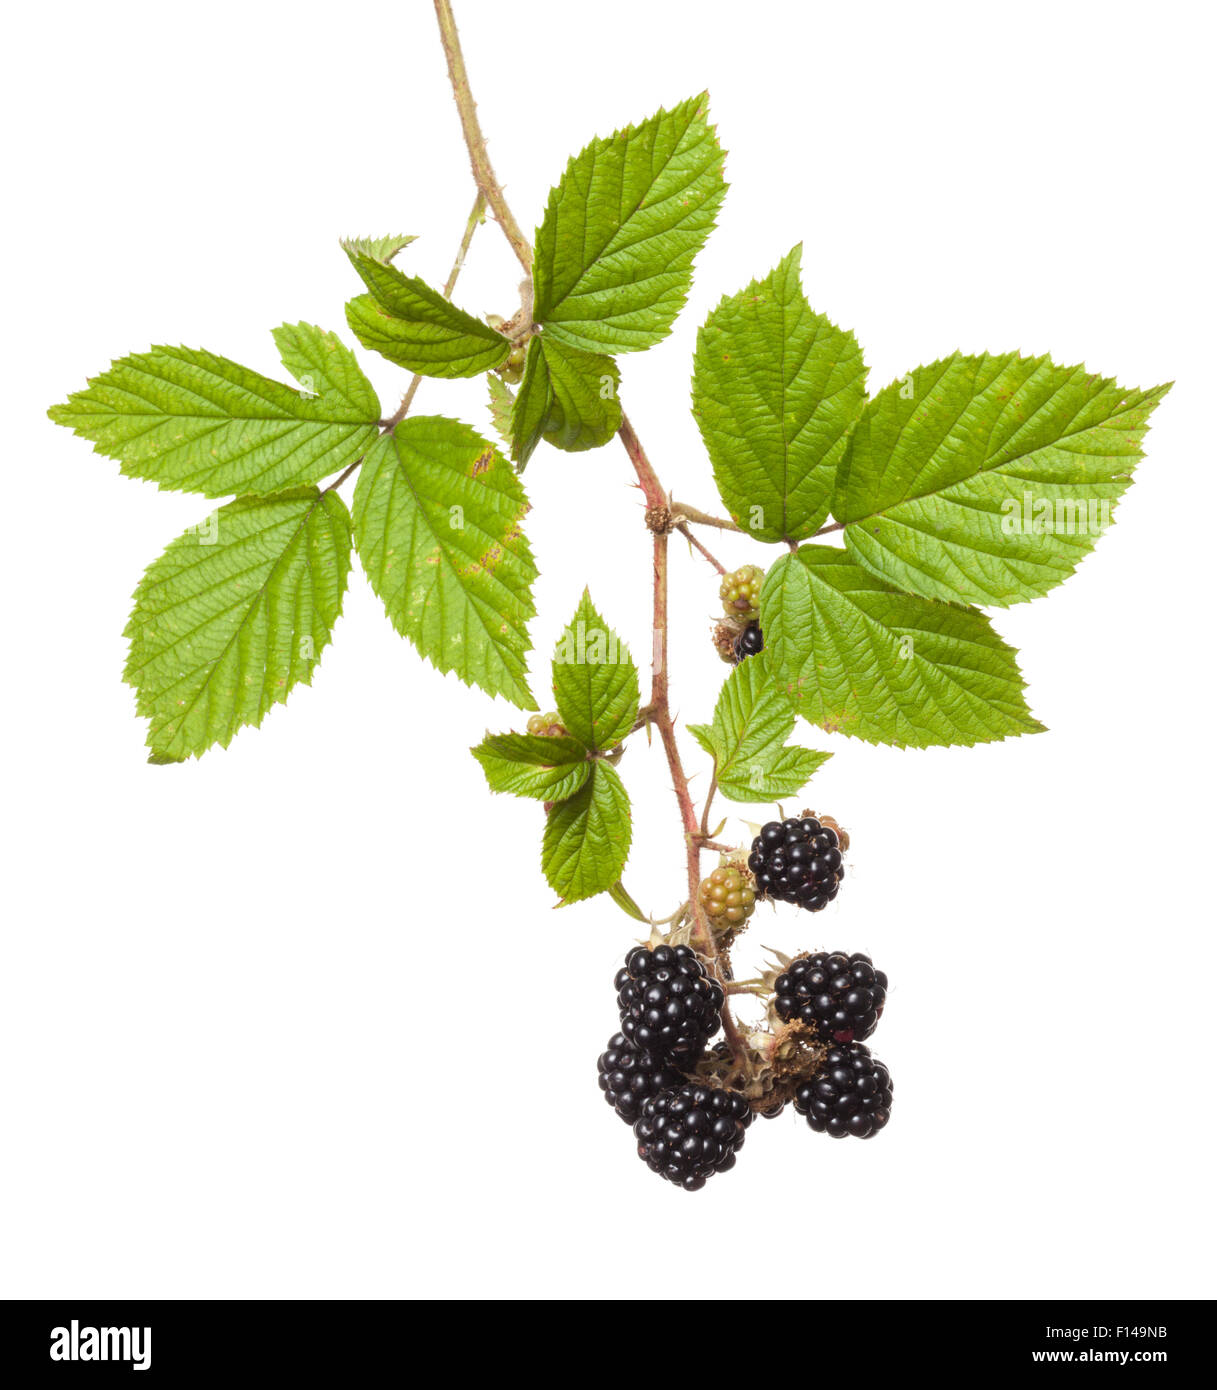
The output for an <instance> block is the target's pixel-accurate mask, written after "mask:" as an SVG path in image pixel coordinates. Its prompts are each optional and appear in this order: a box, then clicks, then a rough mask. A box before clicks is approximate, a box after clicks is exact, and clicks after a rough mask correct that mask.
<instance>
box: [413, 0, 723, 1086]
mask: <svg viewBox="0 0 1217 1390" xmlns="http://www.w3.org/2000/svg"><path fill="white" fill-rule="evenodd" d="M435 16H436V19H437V20H438V21H439V30H440V38H441V40H442V41H443V45H444V55H445V57H446V58H447V60H448V78H449V81H450V82H451V84H452V94H453V97H454V98H455V100H456V107H457V111H458V112H459V113H460V118H461V129H462V131H463V132H464V136H465V145H466V148H467V149H468V151H469V163H470V165H471V166H472V169H473V178H474V182H475V183H476V184H477V187H478V190H479V191H480V193H481V194H482V195H483V196H484V197H485V199H486V202H487V203H488V204H489V206H490V209H491V211H492V212H493V213H494V215H495V218H496V220H497V221H498V224H499V226H500V227H501V228H502V231H503V235H504V236H505V237H506V238H507V240H508V242H509V243H510V244H511V248H512V250H513V251H514V252H515V254H516V259H517V260H518V261H519V262H520V265H521V266H522V267H523V268H524V270H525V272H527V273H529V274H531V272H532V247H531V246H530V245H529V242H528V239H527V238H526V237H525V236H524V234H523V232H521V231H520V226H519V223H518V222H517V221H516V220H515V217H514V216H513V215H512V211H511V209H510V207H508V205H507V199H506V197H505V196H504V194H503V189H502V187H501V186H500V184H499V181H498V179H497V178H496V177H495V173H494V169H493V168H492V167H491V164H490V157H489V155H488V154H487V153H486V138H485V136H484V135H483V134H482V128H481V126H480V124H479V123H478V118H477V103H476V102H475V101H474V100H473V92H472V90H471V88H470V85H469V74H468V73H467V72H466V70H465V59H464V56H463V55H462V53H461V41H460V36H459V34H458V33H457V28H456V19H455V17H454V15H453V13H452V6H451V4H450V3H449V0H435ZM617 434H618V438H620V440H621V442H622V444H623V445H624V446H625V451H626V453H627V454H628V455H629V459H630V462H631V463H632V464H633V466H634V472H635V474H636V475H637V478H638V485H639V486H640V487H641V488H642V493H643V496H644V497H645V499H646V504H647V524H648V525H649V526H650V528H651V532H652V537H653V539H652V559H653V565H654V603H653V627H654V644H655V645H654V653H653V658H652V665H651V703H650V722H651V723H652V724H654V726H655V727H656V728H657V729H658V730H659V737H660V741H661V742H662V744H663V751H664V754H665V755H666V757H667V760H668V771H669V773H670V774H671V778H672V790H673V791H674V792H675V794H676V804H677V806H678V807H679V808H680V819H681V825H682V827H683V829H684V842H685V866H686V871H687V874H688V880H689V907H690V910H691V912H692V914H693V922H694V927H695V933H694V938H695V940H696V941H697V944H698V946H699V948H700V949H701V951H702V952H703V954H704V955H706V956H707V957H708V958H709V959H710V960H711V961H713V962H714V963H715V964H716V965H717V964H718V947H717V946H716V944H715V941H714V932H713V929H712V928H711V926H710V923H709V922H708V921H707V919H706V914H705V912H704V910H703V909H702V905H701V898H700V895H699V892H698V889H699V888H700V886H701V850H702V846H703V844H704V840H705V837H704V836H703V834H702V832H701V828H700V827H699V825H698V822H697V813H696V811H695V810H694V809H693V798H692V796H691V795H690V793H689V779H688V777H687V775H686V774H685V770H684V765H683V763H682V762H681V758H680V749H679V747H678V746H677V743H676V725H675V722H674V721H673V719H672V710H671V705H670V702H669V698H668V534H669V532H670V530H671V529H672V517H671V510H670V506H669V502H668V494H667V492H666V490H665V489H664V486H663V484H662V483H661V482H660V481H659V476H658V475H657V474H656V472H655V469H654V468H653V467H652V465H651V461H650V459H648V458H647V455H646V450H645V449H644V448H643V447H642V443H641V441H640V440H639V438H638V435H637V434H636V433H635V431H634V427H633V425H632V424H630V421H629V417H628V416H627V415H626V414H625V412H624V411H623V412H622V415H621V428H620V429H619V430H618V431H617ZM703 517H704V514H702V513H698V514H697V515H696V516H690V517H689V519H690V520H698V521H701V520H702V519H703ZM710 524H712V525H721V524H722V523H718V522H710ZM729 525H730V526H731V527H732V528H733V523H730V524H729ZM724 529H726V528H724ZM718 973H719V974H720V975H722V974H723V973H724V972H723V971H722V970H721V969H720V970H719V972H718ZM723 983H724V984H725V983H726V980H725V979H724V981H723ZM722 1020H723V1032H724V1035H725V1037H726V1040H727V1045H728V1046H729V1047H730V1049H731V1052H732V1055H733V1057H735V1058H736V1060H742V1057H743V1052H744V1045H743V1041H742V1039H741V1038H740V1035H739V1030H738V1028H737V1027H736V1024H735V1020H734V1018H733V1017H732V1015H731V1010H730V1007H729V1006H728V1005H727V1004H726V1003H724V1005H723V1010H722Z"/></svg>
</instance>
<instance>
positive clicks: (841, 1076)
mask: <svg viewBox="0 0 1217 1390" xmlns="http://www.w3.org/2000/svg"><path fill="white" fill-rule="evenodd" d="M794 1108H795V1109H796V1110H797V1111H798V1112H799V1114H800V1115H802V1116H804V1117H805V1119H806V1120H807V1123H808V1124H809V1125H810V1126H811V1128H812V1129H814V1130H815V1131H816V1132H817V1133H818V1134H831V1135H832V1137H833V1138H834V1139H845V1138H847V1137H848V1136H849V1135H851V1134H852V1135H853V1136H854V1138H855V1139H873V1138H874V1136H875V1135H876V1134H878V1133H879V1131H880V1130H881V1129H882V1128H883V1126H884V1125H885V1124H887V1122H888V1120H889V1119H890V1118H891V1112H892V1078H891V1074H890V1073H889V1072H888V1069H887V1068H886V1067H885V1066H884V1065H883V1063H882V1062H881V1061H879V1059H878V1058H877V1057H872V1056H871V1052H870V1048H869V1047H865V1046H863V1044H862V1043H856V1042H855V1043H847V1044H846V1045H845V1046H844V1047H834V1048H832V1049H831V1050H830V1051H829V1053H828V1056H827V1057H826V1058H825V1059H824V1066H823V1068H822V1069H821V1071H820V1072H819V1074H818V1075H817V1076H815V1077H813V1078H812V1079H811V1080H810V1081H805V1082H804V1083H803V1084H802V1085H801V1086H800V1087H799V1089H798V1090H797V1091H796V1092H795V1095H794Z"/></svg>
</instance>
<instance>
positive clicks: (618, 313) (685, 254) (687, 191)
mask: <svg viewBox="0 0 1217 1390" xmlns="http://www.w3.org/2000/svg"><path fill="white" fill-rule="evenodd" d="M707 110H708V107H707V96H706V94H705V93H703V94H702V95H701V96H697V97H693V98H692V99H691V100H689V101H685V102H682V103H681V104H680V105H679V106H676V107H674V108H673V109H672V110H671V111H659V112H658V113H657V114H656V115H654V116H652V117H651V118H650V119H649V120H646V121H643V122H642V123H641V124H640V125H637V126H629V127H627V128H626V129H625V130H620V131H617V132H616V133H615V134H613V135H612V136H610V137H609V138H608V139H606V140H605V139H601V140H593V141H592V143H591V144H590V145H588V146H587V147H586V148H585V149H584V150H583V151H582V152H581V153H580V154H578V155H576V156H575V157H574V158H573V159H572V160H571V161H570V163H569V164H568V165H567V166H566V172H565V173H564V174H563V176H562V179H561V181H560V182H559V184H558V186H557V187H556V188H554V189H553V190H552V191H551V192H550V195H549V202H548V205H547V206H546V209H545V217H544V220H543V221H542V223H541V226H540V228H539V229H538V231H537V237H536V258H535V262H534V265H533V284H534V291H535V293H534V307H533V317H534V319H535V320H536V321H537V322H538V323H541V324H544V325H545V328H546V331H547V332H548V333H550V334H551V335H552V336H554V337H556V338H561V340H562V341H563V342H564V343H566V344H567V345H568V346H570V347H575V348H582V349H583V350H584V351H587V352H607V353H618V352H636V351H638V350H639V349H641V348H648V347H652V346H653V345H654V344H655V343H657V342H659V341H660V340H661V339H662V338H664V337H666V336H667V334H668V332H669V331H670V330H671V327H672V323H673V321H674V320H675V318H676V315H677V314H678V313H679V312H680V310H681V308H682V307H683V305H684V302H685V298H686V296H687V295H688V293H689V284H690V282H691V279H692V275H693V258H694V257H695V256H696V255H697V253H698V251H700V250H701V247H702V245H703V243H704V242H705V240H706V237H707V236H709V234H710V229H711V228H712V227H713V226H714V218H715V215H716V214H717V212H718V206H719V204H720V203H721V202H722V199H723V194H724V193H725V192H726V184H725V183H724V182H723V152H722V150H721V149H720V148H719V144H718V140H717V139H716V138H715V134H714V130H713V128H712V127H711V126H710V125H709V124H707V121H706V115H707Z"/></svg>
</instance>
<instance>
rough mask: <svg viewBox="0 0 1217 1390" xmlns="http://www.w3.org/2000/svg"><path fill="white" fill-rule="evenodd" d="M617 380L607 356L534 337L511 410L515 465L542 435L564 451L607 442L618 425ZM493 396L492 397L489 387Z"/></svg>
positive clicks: (523, 460) (529, 453) (528, 455)
mask: <svg viewBox="0 0 1217 1390" xmlns="http://www.w3.org/2000/svg"><path fill="white" fill-rule="evenodd" d="M620 381H621V373H620V372H619V371H618V370H617V364H616V363H615V362H614V361H613V359H612V358H611V357H604V356H602V355H600V354H599V353H594V352H581V351H580V350H579V349H578V348H571V347H567V346H565V345H564V344H563V343H560V342H558V341H557V340H556V339H554V338H551V337H548V336H546V335H544V334H542V335H541V336H540V337H534V338H533V339H532V341H531V342H530V343H529V345H528V355H527V357H526V358H525V360H524V377H523V380H522V381H521V382H520V390H519V394H518V395H517V396H516V397H515V399H514V404H513V407H512V415H511V424H510V428H511V437H512V454H511V456H512V458H513V459H515V460H516V462H517V464H518V465H519V467H520V468H523V467H524V465H525V464H526V463H527V462H528V460H529V459H530V458H531V457H532V453H533V450H534V449H536V447H537V445H538V444H539V443H540V442H541V440H542V439H544V440H545V441H546V442H547V443H549V444H552V445H553V446H554V448H555V449H563V450H566V451H567V452H568V453H579V452H581V451H582V450H584V449H598V448H599V447H600V446H601V445H602V444H607V443H608V441H609V440H610V439H612V437H613V436H614V435H615V434H616V433H617V431H618V430H619V429H620V428H621V401H620V399H619V397H618V394H617V388H618V386H619V384H620ZM503 390H504V391H506V387H504V388H503ZM491 397H492V402H493V399H494V388H493V387H492V388H491ZM508 399H511V397H510V393H508Z"/></svg>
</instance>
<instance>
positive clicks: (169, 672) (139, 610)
mask: <svg viewBox="0 0 1217 1390" xmlns="http://www.w3.org/2000/svg"><path fill="white" fill-rule="evenodd" d="M350 567H351V531H350V518H349V517H348V515H347V509H346V506H345V505H344V503H343V501H342V499H341V498H340V497H339V496H338V494H337V493H335V492H318V491H317V489H316V488H312V487H309V488H295V489H292V490H291V491H288V492H281V493H278V494H277V495H275V496H273V497H242V498H239V499H238V500H237V501H235V502H230V503H229V504H228V505H227V506H226V507H221V508H220V509H219V510H218V511H216V512H213V513H212V515H211V516H210V517H209V518H208V519H207V521H206V522H204V523H202V524H201V525H199V526H194V527H191V529H190V530H189V531H187V532H185V534H183V535H181V536H179V537H178V539H177V540H175V541H173V542H172V543H171V544H170V546H169V548H168V549H167V550H166V551H165V553H164V554H163V555H162V556H161V557H160V559H159V560H156V561H154V562H153V563H152V564H151V565H150V566H149V567H148V570H147V572H146V573H145V574H144V577H143V579H142V580H141V581H140V585H139V588H138V589H136V591H135V607H134V609H133V610H132V612H131V618H130V621H129V622H128V623H127V629H126V633H125V634H124V635H125V636H127V637H128V638H130V640H131V647H130V652H129V654H128V657H127V665H126V669H125V671H124V673H123V677H124V679H125V680H126V681H127V683H128V684H129V685H133V686H134V687H135V689H136V692H137V699H136V708H137V709H138V711H139V713H140V714H142V715H146V716H147V718H148V719H149V721H150V724H149V729H148V747H149V748H150V749H151V750H152V755H153V756H152V758H151V759H150V761H152V762H179V761H181V760H183V759H185V758H188V757H190V756H191V755H197V754H200V753H202V752H203V751H204V750H205V749H207V748H209V747H211V746H212V744H216V743H218V744H219V745H220V746H221V747H222V748H226V747H227V746H228V744H229V742H230V741H231V740H232V736H233V735H234V734H235V733H236V732H237V730H238V729H239V728H240V727H241V726H242V725H244V724H260V723H261V722H262V720H263V718H264V717H265V715H266V713H267V711H268V710H270V708H271V707H272V706H273V705H276V704H281V703H282V702H283V701H284V700H286V699H287V695H288V691H290V690H291V689H292V687H293V686H296V685H299V684H301V683H304V684H306V685H307V684H308V683H309V682H310V681H311V679H312V673H313V668H314V667H315V666H316V665H317V662H318V661H319V660H320V657H321V653H322V651H323V650H324V648H325V647H326V645H327V644H328V643H329V640H330V634H331V631H332V629H333V626H334V623H335V622H336V620H337V618H338V615H339V613H340V612H341V610H342V596H343V593H344V592H345V590H346V582H347V573H348V571H349V570H350Z"/></svg>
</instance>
